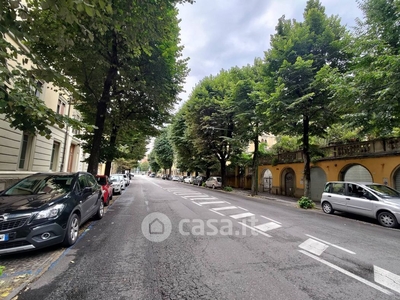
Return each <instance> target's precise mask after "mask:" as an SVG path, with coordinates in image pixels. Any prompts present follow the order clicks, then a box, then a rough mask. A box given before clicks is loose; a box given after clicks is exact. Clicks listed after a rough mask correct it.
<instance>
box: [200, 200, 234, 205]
mask: <svg viewBox="0 0 400 300" xmlns="http://www.w3.org/2000/svg"><path fill="white" fill-rule="evenodd" d="M193 201H196V200H193ZM221 203H228V202H226V201H208V202H199V204H201V205H203V204H221Z"/></svg>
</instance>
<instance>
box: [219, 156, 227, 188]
mask: <svg viewBox="0 0 400 300" xmlns="http://www.w3.org/2000/svg"><path fill="white" fill-rule="evenodd" d="M219 162H220V164H221V179H222V188H224V187H225V186H226V160H225V159H221V160H220V161H219Z"/></svg>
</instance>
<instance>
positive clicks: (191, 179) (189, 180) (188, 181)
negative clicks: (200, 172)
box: [183, 176, 194, 184]
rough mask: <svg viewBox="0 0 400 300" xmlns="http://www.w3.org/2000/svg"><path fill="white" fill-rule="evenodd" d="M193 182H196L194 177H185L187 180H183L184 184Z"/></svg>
mask: <svg viewBox="0 0 400 300" xmlns="http://www.w3.org/2000/svg"><path fill="white" fill-rule="evenodd" d="M193 180H194V177H192V176H187V177H185V179H183V182H184V183H189V184H190V183H193Z"/></svg>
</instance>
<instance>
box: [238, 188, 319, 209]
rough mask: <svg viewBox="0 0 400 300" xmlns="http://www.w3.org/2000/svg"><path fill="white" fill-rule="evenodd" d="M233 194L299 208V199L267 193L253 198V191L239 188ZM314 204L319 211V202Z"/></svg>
mask: <svg viewBox="0 0 400 300" xmlns="http://www.w3.org/2000/svg"><path fill="white" fill-rule="evenodd" d="M232 192H233V193H235V194H240V195H244V196H247V197H251V198H255V199H264V200H270V201H277V202H285V203H287V204H290V205H292V206H297V201H298V200H299V198H298V197H288V196H283V195H274V194H270V193H267V192H258V194H257V195H255V196H251V190H243V189H239V188H233V191H232ZM314 203H315V208H317V209H319V208H320V203H319V201H314Z"/></svg>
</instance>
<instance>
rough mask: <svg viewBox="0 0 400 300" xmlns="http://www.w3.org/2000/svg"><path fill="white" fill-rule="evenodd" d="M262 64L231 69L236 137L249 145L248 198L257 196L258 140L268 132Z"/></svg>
mask: <svg viewBox="0 0 400 300" xmlns="http://www.w3.org/2000/svg"><path fill="white" fill-rule="evenodd" d="M262 70H263V63H262V61H261V59H255V61H254V65H253V66H246V67H243V68H241V69H238V68H233V69H232V70H231V71H232V72H233V73H234V76H235V80H234V85H233V96H232V101H233V102H232V103H233V106H234V107H235V117H234V120H235V124H236V127H237V131H236V134H237V136H238V137H239V138H240V139H241V140H242V141H243V142H244V143H247V144H248V143H249V142H253V144H254V151H253V155H252V165H251V167H252V170H253V176H252V178H251V195H252V196H254V195H257V193H258V171H257V170H258V165H259V137H260V135H261V134H263V133H265V132H268V130H269V124H268V122H267V120H268V119H267V117H266V115H265V114H264V110H263V108H262V103H263V100H264V98H263V97H264V95H265V94H266V93H265V90H264V92H263V88H265V87H266V86H268V85H270V84H269V83H270V82H271V80H269V78H268V77H263V76H262Z"/></svg>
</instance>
